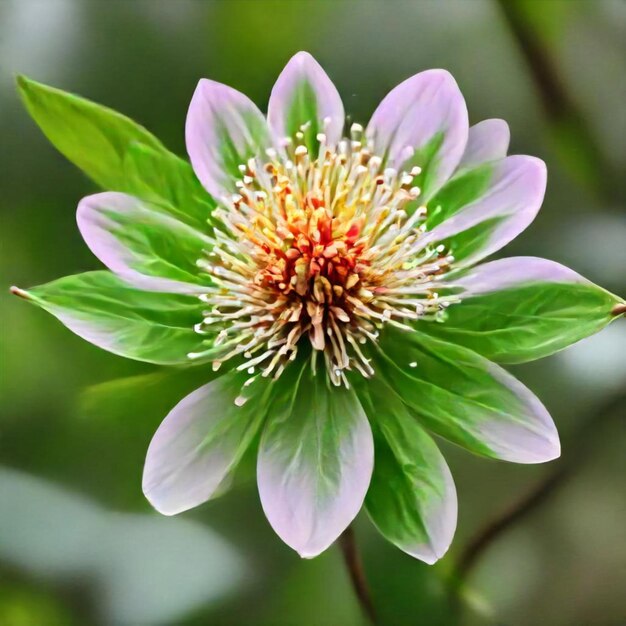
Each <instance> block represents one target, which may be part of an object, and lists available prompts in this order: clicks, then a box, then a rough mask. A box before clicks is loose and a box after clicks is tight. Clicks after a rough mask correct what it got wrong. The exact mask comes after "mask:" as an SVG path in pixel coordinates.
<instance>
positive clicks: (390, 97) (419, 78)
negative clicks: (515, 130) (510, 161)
mask: <svg viewBox="0 0 626 626" xmlns="http://www.w3.org/2000/svg"><path fill="white" fill-rule="evenodd" d="M468 128H469V123H468V117H467V107H466V106H465V100H464V99H463V95H462V94H461V91H460V90H459V87H458V85H457V84H456V81H455V80H454V78H453V77H452V76H451V75H450V74H449V73H448V72H446V71H445V70H427V71H425V72H421V73H419V74H416V75H415V76H413V77H411V78H409V79H407V80H405V81H404V82H403V83H400V84H399V85H398V86H397V87H395V88H394V89H393V90H392V91H391V92H390V93H389V94H387V96H385V98H384V99H383V101H382V102H381V103H380V105H379V106H378V108H377V109H376V111H374V115H373V116H372V119H371V120H370V123H369V125H368V127H367V131H366V132H367V137H368V138H369V139H371V140H372V141H373V143H374V152H375V153H376V154H379V155H386V156H387V163H388V165H389V167H393V168H395V169H398V170H401V169H402V168H403V166H406V164H407V163H410V164H411V165H419V166H420V167H423V168H427V169H428V170H429V171H428V173H427V175H425V176H423V180H424V181H427V185H426V188H425V189H422V192H423V194H424V195H423V197H424V199H425V200H427V199H428V198H429V197H431V196H432V195H433V194H434V193H435V192H436V191H437V190H438V189H439V188H440V187H441V186H442V185H443V184H444V183H445V182H446V180H448V178H450V176H451V175H452V173H453V172H454V170H455V169H456V167H457V165H458V164H459V162H460V160H461V157H462V156H463V152H464V150H465V146H466V144H467V138H468ZM438 138H439V139H440V145H439V146H438V147H437V149H436V152H435V154H434V155H433V158H432V159H431V160H430V161H429V163H425V164H422V163H419V162H413V161H412V160H411V158H412V157H413V156H414V154H415V153H418V154H419V153H420V151H423V150H424V149H426V148H427V147H428V146H429V144H430V143H431V142H433V141H434V142H436V141H437V140H438Z"/></svg>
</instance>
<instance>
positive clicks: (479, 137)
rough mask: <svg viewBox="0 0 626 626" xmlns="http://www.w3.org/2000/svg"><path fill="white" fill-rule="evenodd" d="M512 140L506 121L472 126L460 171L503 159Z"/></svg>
mask: <svg viewBox="0 0 626 626" xmlns="http://www.w3.org/2000/svg"><path fill="white" fill-rule="evenodd" d="M510 140H511V132H510V131H509V125H508V124H507V123H506V122H505V121H504V120H499V119H489V120H483V121H482V122H478V124H474V126H470V129H469V136H468V139H467V146H466V147H465V152H464V153H463V158H462V159H461V162H460V163H459V169H471V168H473V167H478V166H479V165H482V164H483V163H487V162H488V161H495V160H497V159H503V158H504V157H505V156H506V153H507V150H508V149H509V141H510Z"/></svg>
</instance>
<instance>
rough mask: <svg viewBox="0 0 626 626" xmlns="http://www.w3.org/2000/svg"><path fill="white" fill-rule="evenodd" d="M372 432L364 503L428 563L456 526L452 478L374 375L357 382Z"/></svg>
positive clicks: (390, 535)
mask: <svg viewBox="0 0 626 626" xmlns="http://www.w3.org/2000/svg"><path fill="white" fill-rule="evenodd" d="M359 398H360V400H361V403H362V404H363V408H364V409H365V412H366V413H367V415H368V417H369V419H370V422H371V424H372V431H373V434H374V451H375V452H374V455H375V457H374V473H373V475H372V482H371V484H370V488H369V491H368V492H367V497H366V499H365V506H366V507H367V511H368V513H369V515H370V517H371V518H372V521H373V522H374V524H375V525H376V527H377V528H378V530H379V531H380V532H381V533H382V534H383V535H384V536H385V537H386V538H387V539H388V540H389V541H391V542H392V543H393V544H395V545H396V546H398V547H399V548H400V549H401V550H403V551H404V552H407V553H408V554H410V555H411V556H414V557H416V558H418V559H421V560H422V561H425V562H426V563H431V564H432V563H434V562H435V561H437V560H438V559H440V558H441V557H442V556H443V555H444V554H445V553H446V551H447V550H448V547H449V546H450V543H451V542H452V537H453V536H454V530H455V528H456V517H457V500H456V490H455V488H454V481H453V480H452V476H451V474H450V470H449V469H448V466H447V465H446V462H445V459H444V458H443V455H442V454H441V452H440V451H439V448H437V445H436V444H435V442H434V441H433V440H432V438H431V437H430V436H429V435H428V433H426V431H425V430H424V429H423V428H422V427H421V426H420V425H419V423H418V422H417V420H416V419H415V418H414V417H413V416H412V415H411V414H410V413H409V411H408V410H407V408H406V406H405V405H404V404H403V403H402V401H401V400H400V398H399V397H398V396H397V395H396V393H395V392H394V391H393V389H391V388H390V387H389V386H388V385H387V384H385V382H384V381H383V380H382V378H381V377H380V376H374V377H373V378H371V379H370V380H367V381H364V382H362V383H361V384H360V385H359Z"/></svg>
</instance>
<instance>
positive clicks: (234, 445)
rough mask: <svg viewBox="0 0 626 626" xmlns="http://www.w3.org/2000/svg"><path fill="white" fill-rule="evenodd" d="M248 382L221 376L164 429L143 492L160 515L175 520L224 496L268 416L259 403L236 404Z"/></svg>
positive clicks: (154, 444) (151, 453) (182, 405)
mask: <svg viewBox="0 0 626 626" xmlns="http://www.w3.org/2000/svg"><path fill="white" fill-rule="evenodd" d="M247 378H248V376H247V375H246V374H245V373H244V374H241V373H238V372H229V373H227V374H224V375H222V376H220V377H219V378H217V379H216V380H213V381H212V382H210V383H208V384H207V385H204V386H203V387H200V388H199V389H197V390H196V391H194V392H193V393H191V394H189V395H188V396H187V397H186V398H184V399H183V400H181V401H180V402H179V403H178V404H177V405H176V406H175V407H174V408H173V409H172V411H171V412H170V413H169V414H168V416H167V417H166V418H165V419H164V420H163V422H162V423H161V425H160V426H159V428H158V430H157V431H156V433H155V434H154V437H153V438H152V441H151V442H150V446H149V447H148V453H147V455H146V462H145V465H144V470H143V483H142V486H143V492H144V494H145V496H146V498H147V499H148V500H149V501H150V504H152V506H153V507H154V508H155V509H156V510H157V511H159V512H160V513H162V514H164V515H176V514H177V513H181V512H182V511H187V510H188V509H191V508H193V507H195V506H198V505H199V504H202V503H203V502H206V501H207V500H209V499H211V498H212V497H214V496H216V495H218V494H219V493H221V491H222V489H221V488H222V487H223V485H224V482H225V481H227V480H228V478H229V476H230V474H231V472H232V471H233V470H234V468H235V467H236V465H237V463H238V462H239V461H240V459H241V457H242V456H243V454H244V453H245V451H246V450H247V448H248V446H249V445H250V443H251V441H252V439H253V438H254V436H255V434H256V433H257V431H258V429H259V427H260V424H261V422H262V420H263V418H264V416H265V413H264V406H263V405H262V404H261V405H259V403H258V401H257V402H254V401H249V402H246V403H245V404H244V405H243V406H237V404H235V399H236V398H237V397H238V395H239V394H240V393H241V387H242V385H243V383H244V382H245V380H246V379H247Z"/></svg>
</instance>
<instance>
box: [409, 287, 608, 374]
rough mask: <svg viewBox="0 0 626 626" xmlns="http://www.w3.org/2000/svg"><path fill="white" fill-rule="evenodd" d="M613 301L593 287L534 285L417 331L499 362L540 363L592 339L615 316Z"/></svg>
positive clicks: (477, 300)
mask: <svg viewBox="0 0 626 626" xmlns="http://www.w3.org/2000/svg"><path fill="white" fill-rule="evenodd" d="M618 302H619V299H618V298H617V297H616V296H613V295H612V294H610V293H609V292H608V291H605V290H604V289H602V288H600V287H597V286H596V285H593V284H591V283H587V284H577V283H552V282H550V283H547V282H546V283H534V284H524V285H522V286H517V287H514V288H509V289H505V290H503V291H497V292H493V293H488V294H483V295H479V296H475V297H472V298H468V299H467V300H463V302H461V303H459V304H456V305H453V306H451V307H450V308H449V309H448V310H447V313H446V317H445V319H444V320H443V322H441V323H437V322H425V321H422V322H418V323H417V324H416V326H415V327H416V329H417V330H419V331H421V332H425V333H428V334H430V335H435V336H437V337H440V338H442V339H445V340H446V341H449V342H451V343H456V344H459V345H462V346H465V347H466V348H470V349H471V350H474V351H475V352H478V353H479V354H482V355H483V356H485V357H487V358H488V359H491V360H493V361H497V362H498V363H523V362H525V361H532V360H534V359H540V358H542V357H545V356H548V355H550V354H553V353H554V352H557V351H559V350H562V349H563V348H566V347H567V346H569V345H571V344H573V343H575V342H577V341H580V340H581V339H584V338H585V337H588V336H589V335H592V334H594V333H596V332H598V331H599V330H601V329H602V328H604V327H605V326H606V325H607V324H609V323H610V322H611V321H612V320H613V319H615V317H614V316H612V315H611V309H612V308H613V307H614V306H615V305H616V304H617V303H618Z"/></svg>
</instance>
